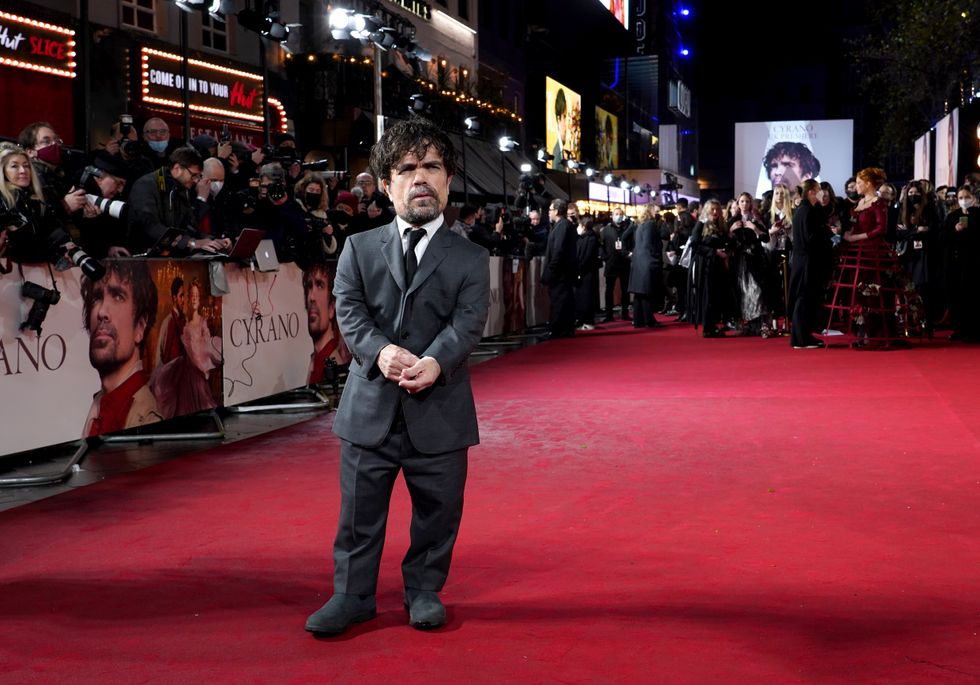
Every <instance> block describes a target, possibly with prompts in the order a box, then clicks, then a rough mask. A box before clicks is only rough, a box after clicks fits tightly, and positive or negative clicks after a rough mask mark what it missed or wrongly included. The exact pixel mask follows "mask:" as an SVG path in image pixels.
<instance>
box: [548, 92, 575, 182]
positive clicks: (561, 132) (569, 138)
mask: <svg viewBox="0 0 980 685" xmlns="http://www.w3.org/2000/svg"><path fill="white" fill-rule="evenodd" d="M545 98H547V101H546V102H545V117H546V118H547V123H546V125H545V141H544V142H545V145H546V146H547V148H548V154H551V155H553V156H554V159H552V160H549V161H548V168H549V169H556V170H558V171H565V170H566V166H565V162H566V161H567V160H569V159H577V160H581V159H582V157H581V154H580V153H581V149H582V96H581V95H579V94H578V93H576V92H575V91H574V90H570V89H569V88H567V87H566V86H563V85H562V84H560V83H558V81H555V80H554V79H552V78H545Z"/></svg>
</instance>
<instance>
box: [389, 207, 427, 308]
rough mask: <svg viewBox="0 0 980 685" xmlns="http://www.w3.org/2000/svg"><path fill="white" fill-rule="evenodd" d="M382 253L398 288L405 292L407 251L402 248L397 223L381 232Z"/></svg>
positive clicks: (391, 224)
mask: <svg viewBox="0 0 980 685" xmlns="http://www.w3.org/2000/svg"><path fill="white" fill-rule="evenodd" d="M381 253H382V254H383V255H384V258H385V261H386V262H387V263H388V270H389V271H391V275H392V276H393V277H394V279H395V283H397V284H398V288H399V289H400V290H401V291H402V292H405V250H404V248H403V247H402V241H401V237H400V236H399V235H398V223H397V222H393V223H390V224H388V225H387V226H385V228H384V230H383V231H381ZM426 253H428V250H426ZM424 261H425V260H424V259H423V262H424Z"/></svg>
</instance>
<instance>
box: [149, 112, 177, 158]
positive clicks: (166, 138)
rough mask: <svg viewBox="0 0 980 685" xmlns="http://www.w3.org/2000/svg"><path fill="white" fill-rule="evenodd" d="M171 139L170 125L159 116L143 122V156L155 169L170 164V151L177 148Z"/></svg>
mask: <svg viewBox="0 0 980 685" xmlns="http://www.w3.org/2000/svg"><path fill="white" fill-rule="evenodd" d="M176 147H177V146H176V145H175V144H172V142H171V140H170V125H169V124H167V122H166V121H164V120H163V119H161V118H159V117H152V118H150V119H147V120H146V123H145V124H143V156H144V157H146V159H147V161H148V162H149V163H150V165H151V166H152V167H153V168H154V169H160V168H162V167H165V166H167V165H168V162H169V161H170V153H171V152H173V150H174V149H176Z"/></svg>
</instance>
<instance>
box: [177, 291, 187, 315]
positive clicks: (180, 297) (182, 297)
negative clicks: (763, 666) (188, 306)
mask: <svg viewBox="0 0 980 685" xmlns="http://www.w3.org/2000/svg"><path fill="white" fill-rule="evenodd" d="M186 302H187V293H186V292H185V291H184V288H183V287H181V289H180V290H178V291H177V294H176V295H174V309H176V310H177V311H179V312H182V311H184V304H185V303H186Z"/></svg>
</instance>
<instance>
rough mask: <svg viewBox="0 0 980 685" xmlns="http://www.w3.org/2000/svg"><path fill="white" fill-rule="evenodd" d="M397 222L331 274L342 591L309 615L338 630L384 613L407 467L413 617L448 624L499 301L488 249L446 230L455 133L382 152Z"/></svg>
mask: <svg viewBox="0 0 980 685" xmlns="http://www.w3.org/2000/svg"><path fill="white" fill-rule="evenodd" d="M371 166H372V167H373V168H374V169H375V171H376V172H377V174H378V176H379V178H380V180H381V186H382V188H383V189H384V191H385V193H387V195H388V197H389V198H391V201H392V203H393V204H394V207H395V213H396V219H395V221H393V222H392V223H390V224H387V225H386V226H381V227H379V228H376V229H372V230H370V231H367V232H364V233H359V234H356V235H352V236H351V237H350V238H349V239H348V241H347V245H346V246H345V248H344V251H343V252H342V253H341V257H340V262H339V264H338V266H337V276H336V279H335V281H334V295H335V296H336V299H337V322H338V323H339V324H340V330H341V333H342V334H343V337H344V341H345V342H346V343H347V345H348V347H350V350H351V352H352V353H353V357H354V358H353V361H352V362H351V365H350V373H349V375H348V378H347V384H346V386H345V387H344V392H343V395H342V396H341V398H340V405H339V407H338V408H337V415H336V418H335V419H334V424H333V430H334V432H335V433H336V434H337V435H338V436H339V437H340V438H341V457H340V458H341V464H340V489H341V506H340V520H339V522H338V526H337V537H336V539H335V541H334V550H333V556H334V595H333V596H332V597H331V598H330V600H329V601H328V602H327V603H326V604H325V605H324V606H323V607H322V608H321V609H320V610H319V611H317V612H315V613H314V614H313V615H311V616H310V617H309V619H308V620H307V622H306V629H307V630H308V631H310V632H312V633H318V634H327V635H336V634H338V633H341V632H343V631H345V630H346V629H347V628H348V627H350V625H351V624H353V623H357V622H360V621H366V620H368V619H371V618H373V617H374V616H375V614H376V607H375V598H374V595H375V590H376V586H377V579H378V566H379V564H380V562H381V549H382V546H383V544H384V536H385V524H386V522H387V518H388V503H389V500H390V498H391V490H392V487H393V486H394V483H395V478H396V476H397V475H398V472H399V470H401V471H403V472H404V476H405V482H406V484H407V485H408V490H409V493H410V495H411V498H412V523H411V544H410V546H409V549H408V552H407V554H406V555H405V558H404V560H403V562H402V576H403V580H404V585H405V607H406V609H408V612H409V622H410V624H411V625H412V626H413V627H415V628H418V629H428V628H436V627H438V626H441V625H443V624H444V623H445V621H446V611H445V608H444V607H443V605H442V603H441V602H440V600H439V596H438V595H437V594H436V593H438V592H439V591H440V590H441V589H442V587H443V584H444V583H445V581H446V577H447V575H448V573H449V564H450V559H451V557H452V550H453V545H454V543H455V541H456V534H457V532H458V530H459V523H460V519H461V517H462V513H463V485H464V483H465V481H466V463H467V449H468V448H469V446H471V445H475V444H477V443H478V442H479V435H478V432H477V423H476V408H475V406H474V404H473V393H472V391H471V389H470V379H469V371H468V369H467V366H466V361H467V358H468V357H469V355H470V352H471V351H472V350H473V348H474V347H475V346H476V344H477V343H478V342H479V341H480V337H481V336H482V334H483V327H484V325H485V323H486V320H487V312H488V307H489V299H490V266H489V256H488V254H487V251H486V250H484V249H483V248H482V247H480V246H478V245H475V244H474V243H472V242H470V241H469V240H467V239H466V238H463V237H461V236H459V235H458V234H456V233H454V232H452V231H451V230H449V227H448V226H446V224H445V221H444V220H443V215H442V212H443V210H444V209H445V207H446V202H447V200H448V198H449V183H450V181H451V180H452V177H453V173H454V172H455V171H456V151H455V149H454V148H453V144H452V142H451V141H450V139H449V137H448V136H447V135H446V134H445V133H444V132H443V131H442V130H441V129H439V128H438V127H436V126H435V125H434V124H432V123H430V122H428V121H425V120H424V119H420V118H416V119H413V120H411V121H401V122H398V123H397V124H395V125H394V126H392V127H391V128H389V129H388V130H387V131H385V133H384V135H383V136H382V137H381V139H380V140H379V141H378V143H377V144H376V145H375V146H374V148H373V149H372V151H371Z"/></svg>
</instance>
